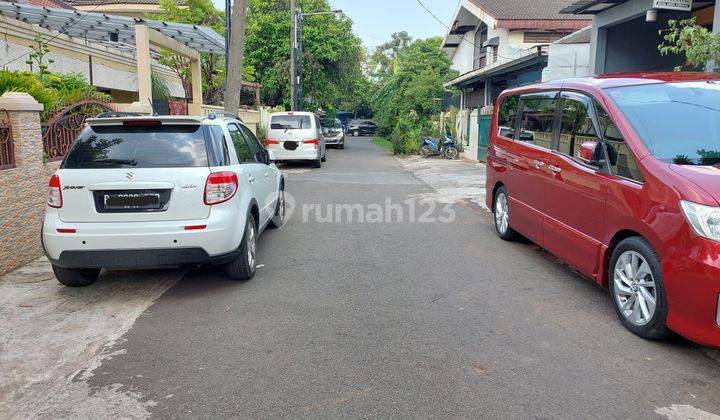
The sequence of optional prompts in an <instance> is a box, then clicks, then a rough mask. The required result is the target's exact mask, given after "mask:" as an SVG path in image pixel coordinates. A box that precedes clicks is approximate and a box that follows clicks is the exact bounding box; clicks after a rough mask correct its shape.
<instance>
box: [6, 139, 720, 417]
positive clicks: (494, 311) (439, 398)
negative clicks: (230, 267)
mask: <svg viewBox="0 0 720 420" xmlns="http://www.w3.org/2000/svg"><path fill="white" fill-rule="evenodd" d="M442 168H453V170H452V171H453V172H455V173H456V175H457V176H455V175H453V176H449V175H448V172H446V171H443V170H442ZM466 169H467V170H468V171H470V172H471V173H473V175H472V177H476V178H473V180H472V181H468V180H466V179H465V178H464V177H463V176H461V175H462V172H463V171H464V170H466ZM473 171H475V172H476V173H475V172H473ZM285 172H286V176H287V190H288V192H289V194H291V195H292V199H293V202H294V209H293V213H292V217H291V218H290V220H289V221H288V223H287V225H286V226H285V227H284V228H283V229H282V230H269V231H267V232H265V234H264V235H263V237H262V238H261V240H260V243H259V250H258V252H259V255H258V259H259V264H261V266H260V268H259V270H258V274H257V276H256V277H255V279H253V280H252V281H249V282H240V283H238V282H231V281H229V280H227V279H226V278H225V277H224V276H223V275H222V273H221V272H220V271H218V270H216V269H207V268H203V269H202V270H200V271H190V272H187V273H181V274H180V276H179V277H181V278H180V279H179V280H177V281H176V282H175V280H171V279H169V278H167V277H168V276H169V277H172V276H173V275H175V272H168V271H161V272H140V273H135V274H134V277H126V276H127V275H128V273H109V274H105V275H104V276H103V277H102V278H101V279H100V281H99V282H98V283H97V285H93V286H92V287H91V288H90V289H89V291H83V292H61V291H59V290H58V289H56V288H55V286H54V285H51V284H50V283H51V282H47V284H46V283H40V284H38V285H36V286H35V287H39V288H52V289H53V290H55V292H54V293H55V295H57V294H62V295H63V298H64V299H65V300H63V302H66V303H67V304H68V305H72V304H73V303H72V302H73V301H74V300H77V299H88V295H94V296H95V299H98V300H103V299H104V298H103V297H102V296H97V295H96V293H102V291H104V290H116V288H118V287H120V286H118V284H123V282H125V283H124V284H126V285H128V284H133V285H136V284H137V283H138V282H139V283H141V284H142V283H148V284H150V285H151V287H150V290H148V291H146V293H147V297H148V298H153V297H156V295H160V296H159V298H158V299H157V300H156V301H155V302H154V303H152V299H151V301H149V302H147V301H145V300H144V301H143V302H145V305H146V306H147V309H145V310H143V311H142V312H141V315H140V316H139V317H137V318H136V319H135V316H130V317H129V318H127V319H130V318H132V319H133V321H134V323H131V325H130V326H128V327H127V329H125V328H120V327H117V326H113V327H110V328H109V329H107V331H111V332H112V334H110V333H108V334H107V335H108V336H107V339H106V340H105V341H104V342H103V343H102V344H100V345H99V347H96V348H95V351H94V352H93V351H92V349H91V348H87V350H86V351H88V352H90V353H91V354H94V355H95V356H94V357H91V358H90V359H88V360H89V362H88V363H87V364H85V365H84V367H85V368H84V369H82V370H81V372H80V374H74V375H73V374H72V371H70V372H67V371H63V370H62V369H60V370H56V371H54V373H53V375H51V376H52V378H48V380H51V379H52V380H56V381H59V382H60V385H63V386H57V385H55V386H52V387H51V388H49V389H51V390H52V394H51V395H48V393H46V392H39V391H38V392H35V393H33V390H32V389H30V388H28V393H26V394H24V395H23V396H22V399H21V401H22V402H23V404H20V405H18V404H17V403H15V402H10V403H9V404H6V405H5V407H6V408H8V409H9V410H8V411H7V413H9V414H10V415H16V416H18V417H26V416H40V415H45V416H48V417H57V416H76V417H86V416H87V417H90V416H92V417H94V418H99V417H117V416H130V417H137V418H142V417H147V416H152V415H155V416H157V417H165V418H196V417H201V418H219V417H242V418H258V417H259V418H299V417H303V418H308V417H312V418H315V417H317V418H336V417H351V418H361V417H362V418H367V417H401V418H407V417H419V418H457V417H464V418H478V417H518V418H528V417H532V418H543V417H552V418H572V419H575V418H595V417H603V418H638V417H642V418H652V417H662V416H666V417H671V418H686V417H695V418H717V417H715V416H714V415H713V414H712V413H720V399H719V398H718V395H720V379H719V378H720V357H718V352H716V351H714V350H708V349H705V348H702V347H700V346H696V345H694V344H692V343H689V342H687V341H685V340H682V339H676V340H672V341H669V342H649V341H645V340H642V339H640V338H637V337H635V336H633V335H631V334H630V333H628V332H627V331H626V330H624V329H623V328H622V326H621V325H620V323H619V321H618V320H617V318H616V316H615V314H614V312H613V310H612V307H611V301H610V297H609V295H608V293H607V291H606V290H604V289H602V288H599V287H597V286H595V285H594V284H592V283H591V282H589V281H587V280H585V279H583V278H581V277H580V276H578V275H577V274H575V273H574V272H573V271H571V270H569V269H568V268H567V267H565V266H564V265H562V264H559V263H557V262H556V261H555V259H554V258H553V257H552V256H550V255H549V254H547V253H546V252H544V251H541V250H540V249H538V248H537V247H535V246H533V245H531V244H528V243H507V242H503V241H500V240H498V239H497V238H496V236H495V233H494V231H493V227H492V221H491V216H490V215H489V213H488V212H487V210H486V209H484V208H482V207H481V206H480V204H481V203H482V201H483V200H482V197H481V194H482V192H481V191H477V189H478V188H477V185H475V184H477V183H478V182H479V180H480V179H481V177H482V167H481V165H477V164H471V163H469V162H463V161H458V162H445V161H419V160H417V159H414V160H405V161H398V160H396V159H395V158H393V157H391V156H387V155H386V154H385V153H384V152H382V151H381V150H380V149H379V148H378V147H377V146H375V145H373V144H372V143H371V142H370V141H369V140H367V139H366V138H350V139H349V143H348V145H347V148H346V149H345V150H330V151H329V154H328V162H327V163H326V164H324V165H323V168H322V169H319V170H310V169H308V168H305V167H302V166H299V165H297V166H296V165H293V166H290V167H286V168H285ZM424 180H430V182H433V183H434V184H435V185H438V188H439V189H434V188H432V187H430V186H429V185H428V184H427V183H426V182H424ZM453 191H454V192H453ZM421 216H424V217H421ZM130 275H131V276H132V275H133V274H130ZM161 276H165V277H166V280H167V281H169V282H170V283H166V282H165V281H158V280H156V279H155V278H156V277H161ZM166 284H167V286H165V285H166ZM135 287H136V286H135ZM164 287H167V291H165V292H164V293H162V288H164ZM93 290H94V291H96V292H93ZM86 294H88V295H86ZM0 299H2V298H0ZM44 302H45V301H44ZM2 303H3V304H5V303H6V302H2ZM15 304H16V305H17V302H15ZM29 304H32V302H30V303H29ZM47 304H48V305H50V304H51V303H47ZM102 307H103V308H105V306H102ZM121 307H122V306H121ZM134 307H135V308H138V306H137V305H135V306H134ZM22 309H24V310H28V311H33V309H34V308H32V307H31V308H22ZM54 310H59V309H58V308H57V307H55V309H54ZM103 310H104V309H103ZM52 312H53V311H49V313H48V315H47V316H50V313H52ZM120 312H122V310H120V311H118V312H117V313H120ZM16 313H21V314H22V312H21V311H20V308H18V309H17V310H13V311H12V313H11V314H10V315H12V316H16V317H20V316H25V317H28V316H29V315H27V314H28V313H32V312H26V313H25V315H17V314H16ZM13 314H15V315H13ZM3 315H5V313H3ZM127 319H126V320H127ZM34 322H36V323H41V322H42V321H41V319H39V318H36V321H34ZM9 323H10V322H9V321H7V322H6V324H5V325H7V324H9ZM5 325H3V326H5ZM25 325H26V327H31V326H33V325H35V324H33V323H30V322H28V323H27V324H25ZM64 328H68V329H70V330H72V329H73V328H76V326H74V325H62V326H54V325H50V326H47V327H44V328H41V329H40V330H39V332H38V334H28V333H27V331H25V334H23V337H24V339H20V338H18V337H16V336H13V335H12V334H5V335H4V336H3V340H4V342H5V343H6V344H5V347H4V348H3V351H4V352H6V351H8V349H9V348H10V347H12V346H13V345H15V344H14V343H24V345H25V347H24V350H23V351H25V352H28V354H31V353H32V352H38V353H43V352H46V351H47V349H45V348H44V347H43V346H42V343H44V342H46V341H42V340H44V338H37V336H43V337H44V334H50V333H59V332H60V331H62V329H64ZM13 334H21V332H16V333H13ZM33 337H34V338H33ZM32 339H37V340H38V345H36V346H34V348H31V346H29V344H28V343H27V342H25V341H23V340H32ZM79 339H81V340H83V339H84V338H82V337H81V338H79ZM100 341H102V340H100ZM94 342H99V341H98V340H97V339H94ZM8 343H9V344H8ZM107 343H110V345H109V346H107V347H103V346H104V345H105V344H107ZM103 348H104V350H102V349H103ZM43 354H44V353H43ZM97 355H102V357H97ZM4 360H6V359H0V361H3V362H4ZM43 363H47V364H48V366H50V367H52V363H51V361H49V360H46V361H45V362H43ZM3 370H5V369H3ZM17 373H18V372H15V374H16V375H15V376H19V377H20V378H23V377H24V376H23V375H17ZM43 383H44V382H43V381H40V384H43ZM37 389H39V390H43V389H41V388H37Z"/></svg>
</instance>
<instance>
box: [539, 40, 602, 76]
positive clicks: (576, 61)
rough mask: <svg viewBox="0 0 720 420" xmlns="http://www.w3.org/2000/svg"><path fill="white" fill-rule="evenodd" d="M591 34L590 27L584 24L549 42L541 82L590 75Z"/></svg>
mask: <svg viewBox="0 0 720 420" xmlns="http://www.w3.org/2000/svg"><path fill="white" fill-rule="evenodd" d="M591 34H592V27H591V26H586V27H585V28H582V29H580V30H579V31H577V32H573V33H571V34H570V35H568V36H565V37H562V38H560V39H558V40H557V41H555V42H553V43H552V44H550V46H549V47H548V65H547V67H546V68H545V72H544V73H543V78H542V80H543V82H547V81H551V80H558V79H567V78H571V77H586V76H590V75H591V73H590V35H591Z"/></svg>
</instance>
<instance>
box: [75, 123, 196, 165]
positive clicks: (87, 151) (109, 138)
mask: <svg viewBox="0 0 720 420" xmlns="http://www.w3.org/2000/svg"><path fill="white" fill-rule="evenodd" d="M200 166H208V153H207V148H206V146H205V134H204V132H203V128H202V126H200V125H157V126H154V125H110V126H94V127H92V126H88V127H86V128H85V130H83V131H82V133H81V134H80V136H78V139H77V140H76V141H75V143H74V144H73V146H72V148H71V149H70V152H69V153H68V155H67V157H66V158H65V162H64V163H63V165H62V167H63V168H64V169H109V168H193V167H200Z"/></svg>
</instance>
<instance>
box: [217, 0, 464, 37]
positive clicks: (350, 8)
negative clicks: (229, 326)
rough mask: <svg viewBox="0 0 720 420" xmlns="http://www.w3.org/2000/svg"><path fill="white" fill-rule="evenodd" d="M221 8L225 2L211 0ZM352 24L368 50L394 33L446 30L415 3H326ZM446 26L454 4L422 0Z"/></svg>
mask: <svg viewBox="0 0 720 420" xmlns="http://www.w3.org/2000/svg"><path fill="white" fill-rule="evenodd" d="M213 1H214V2H215V4H216V5H217V6H218V7H219V8H221V9H222V8H224V7H225V6H224V4H225V2H224V0H213ZM328 1H329V2H330V5H331V6H332V7H333V8H335V9H342V10H343V11H344V12H345V13H346V14H347V15H348V16H350V18H352V20H353V21H354V22H355V33H356V34H357V35H358V36H359V37H360V38H362V40H363V42H364V43H365V45H366V46H367V47H368V48H372V47H375V46H377V45H379V44H382V43H383V42H385V41H386V40H388V39H390V35H392V34H393V33H394V32H400V31H407V32H408V33H410V35H411V36H412V37H413V38H427V37H430V36H434V35H444V34H445V31H446V28H445V27H444V26H443V25H441V24H440V23H439V22H438V21H437V20H435V18H433V17H432V16H431V15H430V14H429V13H428V12H426V11H425V10H424V9H423V8H422V7H421V6H420V4H418V2H417V0H328ZM422 1H423V3H425V5H426V6H427V7H428V9H430V11H432V12H433V13H434V14H435V15H437V17H438V18H440V19H441V20H442V21H443V22H444V23H445V24H446V25H447V24H449V23H450V19H451V18H452V15H453V13H454V12H455V8H456V6H457V2H456V1H454V0H422Z"/></svg>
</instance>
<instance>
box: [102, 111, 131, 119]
mask: <svg viewBox="0 0 720 420" xmlns="http://www.w3.org/2000/svg"><path fill="white" fill-rule="evenodd" d="M122 117H142V115H141V114H138V113H136V112H120V111H106V112H101V113H99V114H97V116H96V117H95V118H122Z"/></svg>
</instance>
